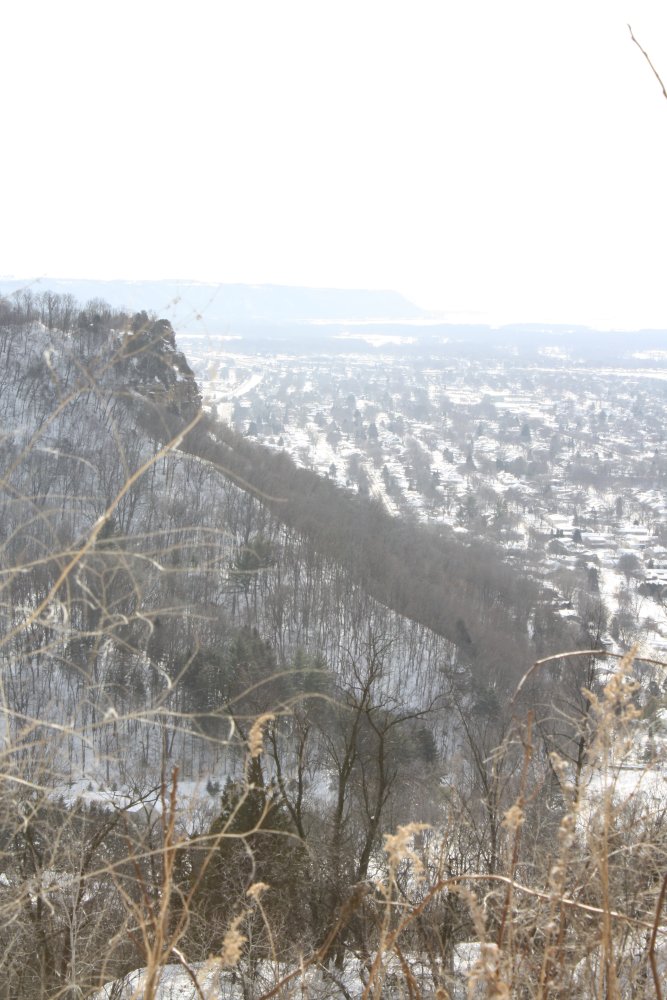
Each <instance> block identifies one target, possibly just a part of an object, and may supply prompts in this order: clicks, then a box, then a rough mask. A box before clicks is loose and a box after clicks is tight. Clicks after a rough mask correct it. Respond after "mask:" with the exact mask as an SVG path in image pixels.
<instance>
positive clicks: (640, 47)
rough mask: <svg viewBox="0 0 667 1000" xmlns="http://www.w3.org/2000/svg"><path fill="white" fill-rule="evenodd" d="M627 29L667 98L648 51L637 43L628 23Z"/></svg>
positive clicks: (666, 98)
mask: <svg viewBox="0 0 667 1000" xmlns="http://www.w3.org/2000/svg"><path fill="white" fill-rule="evenodd" d="M628 31H629V32H630V38H631V39H632V41H633V42H634V43H635V45H636V46H637V48H638V49H639V51H640V52H641V54H642V55H643V56H644V59H645V60H646V62H647V63H648V64H649V66H650V67H651V69H652V70H653V74H654V76H655V78H656V80H657V81H658V83H659V84H660V86H661V88H662V96H663V97H664V98H665V100H667V90H665V85H664V83H663V82H662V79H661V77H660V74H659V73H658V71H657V69H656V68H655V66H654V65H653V63H652V62H651V58H650V56H649V54H648V52H647V51H646V49H644V48H642V46H641V45H640V44H639V42H638V41H637V39H636V38H635V36H634V33H633V31H632V28H631V26H630V25H628Z"/></svg>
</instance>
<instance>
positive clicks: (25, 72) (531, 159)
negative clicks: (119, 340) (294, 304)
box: [0, 0, 667, 328]
mask: <svg viewBox="0 0 667 1000" xmlns="http://www.w3.org/2000/svg"><path fill="white" fill-rule="evenodd" d="M628 22H630V23H631V24H632V27H633V29H634V31H635V33H636V35H637V37H638V38H639V40H640V41H641V42H642V44H643V45H644V47H645V48H646V49H647V50H648V51H649V53H650V55H651V57H652V59H653V61H654V63H655V65H656V68H657V69H658V70H659V71H661V73H662V75H663V78H664V79H665V82H666V83H667V4H666V3H665V2H664V0H635V2H630V0H625V2H623V0H553V2H547V0H457V2H454V0H423V2H422V0H405V2H393V0H379V2H375V0H351V2H348V0H334V2H328V0H327V2H320V0H258V2H253V0H237V2H227V0H210V2H204V0H187V2H185V0H182V2H178V3H175V2H169V0H159V2H153V0H132V2H125V0H113V2H109V0H95V2H92V0H83V2H74V0H44V2H36V0H5V3H4V4H3V11H2V36H3V46H2V47H3V53H2V59H1V61H0V87H1V91H0V92H1V93H2V95H3V99H2V119H1V120H2V134H3V150H2V156H1V157H0V178H1V179H2V211H1V213H0V274H3V275H5V276H10V275H15V276H18V277H37V276H41V275H50V276H60V277H90V278H93V277H95V278H128V277H129V278H174V277H182V278H192V279H200V280H206V281H221V282H237V281H240V282H252V283H263V282H270V283H276V284H306V285H326V286H338V287H366V288H392V289H395V290H397V291H401V292H403V293H404V294H406V295H407V296H409V297H410V298H412V299H414V300H415V301H416V302H418V303H419V304H420V305H423V306H426V307H428V308H434V309H439V310H442V311H445V312H446V313H448V314H449V316H450V318H452V319H454V318H457V317H458V316H462V317H465V318H480V319H484V320H491V321H496V322H500V321H509V320H517V321H521V320H544V321H564V322H584V323H590V324H593V325H595V324H597V325H605V326H625V325H630V326H635V327H636V326H640V325H653V326H664V327H665V328H667V281H666V280H665V279H666V277H667V267H666V265H667V100H665V98H664V97H663V95H662V93H661V91H660V87H659V84H658V82H657V80H656V79H655V77H654V76H653V75H652V73H651V70H650V68H649V66H648V65H647V64H646V62H645V60H644V58H643V56H642V55H641V53H640V51H639V49H638V48H637V47H636V46H635V45H633V44H632V42H631V40H630V36H629V33H628V28H627V23H628Z"/></svg>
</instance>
